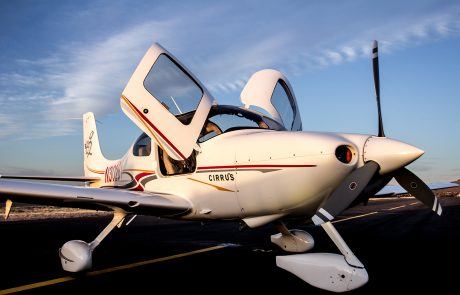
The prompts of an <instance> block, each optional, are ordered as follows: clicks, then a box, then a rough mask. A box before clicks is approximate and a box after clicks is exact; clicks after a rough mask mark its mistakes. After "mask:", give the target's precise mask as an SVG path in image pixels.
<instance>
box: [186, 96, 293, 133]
mask: <svg viewBox="0 0 460 295" xmlns="http://www.w3.org/2000/svg"><path fill="white" fill-rule="evenodd" d="M193 115H194V112H189V113H186V114H181V115H178V116H177V118H178V119H179V120H180V121H181V122H182V123H183V124H187V123H188V122H189V121H190V120H191V118H192V117H193ZM243 129H270V130H286V129H285V128H284V127H283V126H282V125H281V124H279V123H278V122H276V121H275V120H273V119H271V118H269V117H267V116H265V115H263V114H261V113H258V112H256V111H252V110H247V109H244V108H240V107H236V106H230V105H217V106H213V107H212V108H211V110H210V111H209V115H208V118H207V120H206V122H205V124H204V127H203V130H202V131H201V134H200V137H199V138H198V142H205V141H207V140H209V139H211V138H213V137H216V136H218V135H220V134H223V133H228V132H231V131H236V130H243Z"/></svg>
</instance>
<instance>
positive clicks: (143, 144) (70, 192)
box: [0, 42, 442, 292]
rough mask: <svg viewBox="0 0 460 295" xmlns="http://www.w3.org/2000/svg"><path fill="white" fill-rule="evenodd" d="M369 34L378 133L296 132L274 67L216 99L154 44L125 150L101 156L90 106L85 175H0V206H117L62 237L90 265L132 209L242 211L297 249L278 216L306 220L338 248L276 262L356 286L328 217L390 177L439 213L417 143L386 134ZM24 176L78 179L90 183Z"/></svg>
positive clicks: (286, 90) (321, 284)
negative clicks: (415, 167)
mask: <svg viewBox="0 0 460 295" xmlns="http://www.w3.org/2000/svg"><path fill="white" fill-rule="evenodd" d="M373 45H374V46H373V51H372V52H373V69H374V82H375V91H376V97H377V106H378V120H379V122H378V127H379V128H378V129H379V131H378V135H377V136H372V135H365V134H344V133H324V132H305V131H302V122H301V118H300V114H299V109H298V106H297V100H296V97H295V95H294V91H293V89H292V87H291V85H290V84H289V82H288V80H287V78H286V77H285V76H284V75H283V74H282V73H280V72H279V71H276V70H270V69H267V70H262V71H259V72H257V73H255V74H254V75H252V77H251V78H250V79H249V81H248V82H247V84H246V85H245V87H244V89H243V91H242V93H241V101H242V103H243V104H244V106H241V107H238V106H227V105H218V104H217V103H216V101H215V100H214V99H213V97H212V96H211V94H210V93H209V91H208V90H206V88H205V87H204V85H202V84H201V83H200V82H199V81H198V79H197V78H196V77H195V76H194V75H193V74H192V73H191V72H190V71H188V70H187V69H186V68H185V66H183V65H182V64H181V63H180V62H179V61H178V60H177V59H176V58H174V56H173V55H172V54H170V53H169V52H167V51H166V50H165V49H164V48H162V47H161V46H160V45H158V44H155V45H153V46H152V47H150V49H149V50H148V51H147V53H146V54H145V56H144V57H143V58H142V60H141V62H140V63H139V65H138V66H137V68H136V70H135V71H134V73H133V75H132V76H131V78H130V80H129V82H128V84H127V85H126V88H125V89H124V90H123V93H122V95H121V108H122V109H123V111H124V113H125V114H126V115H127V116H128V117H129V118H130V119H131V120H132V121H133V122H134V123H135V124H136V125H137V126H138V127H139V128H140V129H141V130H142V131H143V132H144V133H143V134H142V135H141V136H140V137H139V138H138V139H137V140H136V142H135V143H134V144H133V146H132V147H131V148H130V149H129V150H128V152H127V153H126V155H125V156H124V157H123V158H121V159H119V160H108V159H106V158H105V157H104V156H103V154H102V152H101V148H100V146H99V140H98V135H97V130H96V124H95V118H94V115H93V114H92V113H86V114H84V115H83V131H84V132H83V133H84V135H83V136H84V138H83V139H84V172H85V173H84V176H83V177H47V176H2V177H1V178H0V198H1V199H3V200H6V210H5V217H6V218H7V217H8V215H9V212H10V210H11V205H12V203H13V201H14V202H16V201H17V202H21V203H33V204H45V205H54V206H62V207H77V208H89V209H97V210H108V211H113V219H112V221H111V222H110V224H109V225H107V227H106V228H105V229H104V230H103V231H102V232H101V233H100V234H99V235H98V236H97V237H96V238H95V239H94V240H93V241H92V242H90V243H87V242H84V241H79V240H73V241H69V242H67V243H65V244H64V245H63V246H62V248H61V249H60V251H59V253H60V257H61V263H62V267H63V269H64V270H65V271H69V272H80V271H84V270H87V269H89V268H91V266H92V253H93V251H94V249H95V248H96V247H97V246H98V245H99V244H100V243H101V241H102V240H103V239H104V238H105V237H106V236H107V235H108V234H109V233H110V232H111V231H112V230H113V229H114V228H115V227H116V226H117V225H118V226H122V225H124V224H126V223H129V222H130V221H131V220H132V219H133V218H134V217H135V216H136V215H137V214H143V215H154V216H161V217H167V218H173V219H182V220H202V221H203V220H206V221H209V220H221V219H225V220H242V221H243V222H244V224H245V225H247V226H248V227H250V228H256V227H258V226H262V225H265V224H268V223H274V224H275V225H276V226H277V229H278V230H279V232H280V233H279V234H277V235H273V236H271V241H272V242H273V243H275V244H276V245H278V246H280V247H281V248H282V249H283V250H285V251H287V252H294V253H301V252H306V251H308V250H310V249H312V248H313V245H314V239H313V237H312V236H311V235H310V234H308V233H307V232H305V231H301V230H295V229H294V230H288V229H287V228H286V226H285V225H284V223H283V221H285V220H287V219H291V218H296V219H299V218H300V219H303V220H309V219H311V221H312V222H313V223H314V224H315V225H318V226H321V227H322V228H323V229H324V230H325V231H326V233H327V234H328V236H329V237H330V238H331V240H332V241H333V242H334V243H335V245H336V246H337V248H338V249H339V251H340V252H341V254H342V255H339V254H330V253H307V254H294V255H286V256H277V257H276V264H277V266H279V267H281V268H283V269H285V270H287V271H289V272H291V273H293V274H294V275H296V276H298V277H299V278H301V279H302V280H304V281H305V282H307V283H309V284H311V285H313V286H316V287H318V288H322V289H326V290H330V291H335V292H343V291H348V290H353V289H355V288H358V287H360V286H362V285H364V284H365V283H366V282H367V281H368V274H367V271H366V269H365V268H364V265H363V264H362V263H361V262H360V261H359V259H358V258H357V257H356V256H355V255H354V254H353V252H352V251H351V250H350V248H349V247H348V246H347V244H346V243H345V241H344V240H343V239H342V237H341V236H340V234H339V233H338V232H337V230H336V229H335V228H334V226H333V224H332V223H331V220H333V219H334V218H336V217H337V216H338V215H340V213H341V212H342V211H344V210H345V209H347V208H348V207H350V206H351V205H354V204H357V203H360V202H364V201H366V200H367V199H368V198H369V197H370V196H373V195H374V194H375V193H376V192H378V191H379V190H380V189H381V188H383V187H384V186H385V185H386V184H387V183H388V182H389V181H390V180H391V179H392V178H393V177H394V178H395V179H396V180H397V181H398V182H399V183H400V184H401V186H402V187H403V188H404V189H405V190H407V191H408V192H410V193H411V194H412V195H414V196H415V197H416V198H417V199H419V200H420V201H421V202H423V203H424V204H425V205H427V206H428V207H429V208H432V210H433V211H434V212H436V213H437V214H439V215H440V214H441V212H442V209H441V206H440V204H439V202H438V200H437V198H436V196H435V195H434V194H433V192H432V191H431V190H430V189H429V188H428V187H427V186H426V184H425V183H424V182H423V181H422V180H420V179H419V178H418V177H417V176H415V175H414V174H413V173H411V172H410V171H409V170H407V169H406V168H404V167H405V166H406V165H408V164H409V163H411V162H413V161H414V160H416V159H417V158H419V157H420V156H421V155H422V154H423V153H424V152H423V151H422V150H420V149H418V148H416V147H414V146H411V145H409V144H406V143H403V142H401V141H397V140H394V139H390V138H387V137H386V136H385V134H384V130H383V124H382V116H381V110H380V93H379V92H380V91H379V70H378V54H377V50H378V47H377V42H374V44H373ZM120 136H122V135H120ZM26 180H53V181H59V180H62V181H84V182H85V183H86V186H85V187H81V186H80V187H78V186H71V185H57V184H50V183H41V182H34V181H26Z"/></svg>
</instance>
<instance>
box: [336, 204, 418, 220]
mask: <svg viewBox="0 0 460 295" xmlns="http://www.w3.org/2000/svg"><path fill="white" fill-rule="evenodd" d="M416 204H418V202H413V203H410V204H408V205H401V206H396V207H392V208H389V209H383V210H382V211H373V212H369V213H365V214H360V215H356V216H351V217H346V218H343V219H339V220H335V221H332V223H339V222H342V221H347V220H351V219H358V218H362V217H366V216H369V215H374V214H378V213H384V212H385V211H393V210H396V209H400V208H404V207H407V206H413V205H416Z"/></svg>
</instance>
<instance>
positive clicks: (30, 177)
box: [0, 175, 100, 182]
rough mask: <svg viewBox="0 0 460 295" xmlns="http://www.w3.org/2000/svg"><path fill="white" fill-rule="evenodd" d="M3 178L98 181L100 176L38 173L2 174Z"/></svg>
mask: <svg viewBox="0 0 460 295" xmlns="http://www.w3.org/2000/svg"><path fill="white" fill-rule="evenodd" d="M0 178H3V179H25V180H50V181H77V182H86V181H96V180H100V178H99V177H89V176H39V175H38V176H37V175H0Z"/></svg>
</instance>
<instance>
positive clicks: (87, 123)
mask: <svg viewBox="0 0 460 295" xmlns="http://www.w3.org/2000/svg"><path fill="white" fill-rule="evenodd" d="M106 163H107V159H106V158H105V157H104V156H103V155H102V152H101V147H100V145H99V137H98V135H97V129H96V119H95V118H94V114H93V113H91V112H88V113H86V114H84V115H83V166H84V169H85V176H92V177H94V176H96V177H98V176H99V177H101V176H102V175H104V172H105V171H104V170H103V169H105V166H106Z"/></svg>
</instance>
